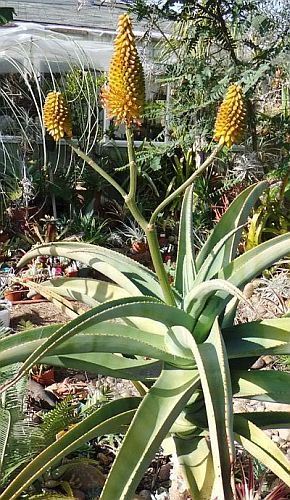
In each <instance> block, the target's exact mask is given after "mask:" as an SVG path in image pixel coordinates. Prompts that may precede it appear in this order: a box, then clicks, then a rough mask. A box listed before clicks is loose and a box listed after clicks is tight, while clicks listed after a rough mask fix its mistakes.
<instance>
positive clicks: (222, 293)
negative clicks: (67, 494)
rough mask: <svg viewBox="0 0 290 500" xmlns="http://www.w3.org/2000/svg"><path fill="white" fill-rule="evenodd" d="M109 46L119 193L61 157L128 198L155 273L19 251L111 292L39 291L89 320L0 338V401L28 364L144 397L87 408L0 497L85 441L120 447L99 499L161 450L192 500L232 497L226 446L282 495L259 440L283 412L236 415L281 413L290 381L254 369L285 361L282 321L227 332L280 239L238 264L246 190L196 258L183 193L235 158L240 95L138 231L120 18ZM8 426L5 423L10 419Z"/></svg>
mask: <svg viewBox="0 0 290 500" xmlns="http://www.w3.org/2000/svg"><path fill="white" fill-rule="evenodd" d="M122 30H123V31H122ZM117 36H119V38H118V43H116V45H115V51H116V52H115V55H114V58H113V62H112V67H111V75H110V77H111V87H110V81H109V89H108V91H107V92H109V93H108V94H106V98H107V101H108V99H109V98H110V99H111V100H110V102H109V101H108V102H109V104H108V105H109V106H111V107H112V109H111V112H112V115H114V116H115V117H117V119H120V117H123V118H126V121H125V123H126V134H127V141H128V156H129V166H130V186H129V190H128V191H129V192H126V191H125V190H124V188H123V187H121V186H119V185H118V183H117V182H116V181H115V180H114V179H113V178H111V177H110V175H109V174H108V173H107V172H105V171H104V170H103V169H102V168H101V167H100V166H98V165H97V164H96V163H95V162H93V161H92V160H91V159H90V158H88V157H87V156H86V155H85V153H83V152H82V151H81V150H80V149H79V148H77V147H76V146H75V145H71V147H72V149H73V150H74V151H75V152H76V154H78V155H79V156H80V157H81V158H82V159H84V160H86V161H87V163H88V164H89V165H90V166H92V167H93V168H94V169H95V170H96V171H97V172H98V173H99V174H100V175H102V176H103V177H104V178H105V179H106V180H107V181H108V182H110V183H111V184H112V186H113V187H114V188H115V189H116V190H117V191H118V192H119V194H120V195H121V196H122V197H123V198H124V202H125V203H126V204H127V207H128V209H129V210H130V212H131V214H132V215H133V216H134V218H135V219H136V221H137V222H138V223H139V225H140V226H141V228H142V229H143V231H144V232H145V234H146V238H147V242H148V246H149V250H150V253H151V257H152V262H153V265H154V268H155V272H153V271H151V270H149V269H147V268H146V267H144V266H142V265H141V264H139V263H137V262H135V261H133V260H131V259H130V258H128V257H126V256H124V255H122V254H120V253H117V252H115V251H113V250H109V249H107V248H102V247H99V246H94V245H91V244H85V243H81V242H79V243H71V242H58V243H50V244H44V245H40V246H39V247H37V248H34V249H32V250H31V251H30V252H28V253H27V254H26V255H25V256H24V257H23V258H22V259H21V261H20V263H19V265H20V266H23V265H25V264H27V263H28V262H29V261H30V260H31V259H33V258H35V257H37V256H40V255H51V256H63V257H66V258H68V259H76V260H78V261H80V262H82V263H84V264H85V265H87V266H91V267H92V268H94V269H95V270H97V271H99V272H100V273H102V274H103V275H104V276H106V277H107V278H108V279H109V281H106V282H104V281H98V280H92V279H79V278H63V279H58V280H51V281H49V282H47V283H45V284H44V285H43V289H44V295H45V296H48V295H49V294H51V297H52V299H53V300H57V299H58V298H61V299H62V300H59V301H60V302H61V303H62V305H63V307H65V305H66V304H67V301H66V300H64V298H67V297H68V298H73V299H76V300H78V301H82V302H83V303H84V304H87V305H89V306H90V307H91V309H90V310H89V311H87V312H85V313H83V314H79V315H76V314H75V316H76V317H75V318H74V319H73V320H72V321H70V322H69V323H67V324H66V325H54V326H48V327H41V328H39V327H38V328H35V329H33V330H30V331H25V332H22V333H18V334H17V335H8V336H6V337H4V338H2V339H0V365H1V367H2V366H3V367H7V366H9V365H12V364H15V363H19V362H22V365H21V368H20V369H19V371H18V373H17V375H16V376H15V377H14V378H13V379H12V380H9V381H8V382H7V383H6V384H4V385H3V386H2V388H1V391H2V392H3V391H5V390H7V388H9V387H10V386H11V385H12V384H15V383H16V382H17V381H18V380H20V379H21V378H22V377H23V376H24V375H25V374H26V373H27V372H28V371H29V370H30V369H31V367H32V366H33V365H34V364H36V363H45V364H49V365H52V366H57V367H65V368H73V369H78V370H86V371H88V372H91V373H98V374H99V373H102V374H104V375H110V376H113V377H121V378H124V379H127V380H132V381H138V382H137V383H136V382H135V383H136V385H137V387H138V388H139V390H140V397H134V398H123V399H119V400H116V401H113V402H110V403H108V404H105V405H104V406H103V407H102V408H100V409H96V410H95V411H94V412H92V413H91V414H90V415H89V416H88V417H86V418H85V419H84V420H82V421H81V422H80V423H77V424H76V425H74V427H73V428H71V429H69V430H68V431H67V432H66V433H64V434H63V435H62V436H61V437H60V438H59V439H58V440H57V441H56V442H54V443H52V444H51V445H50V446H49V447H48V448H46V449H45V450H43V451H42V452H41V453H40V454H39V455H38V456H36V457H35V458H34V459H33V460H32V461H31V462H30V463H29V464H28V465H27V466H26V467H24V468H23V470H22V471H21V472H20V473H19V474H18V476H16V478H15V479H13V481H12V482H11V483H10V484H9V485H8V487H7V488H6V489H5V491H4V492H3V493H2V495H1V497H0V498H1V500H13V499H16V498H17V497H18V496H19V495H20V493H21V492H22V491H24V490H26V489H27V488H28V487H29V485H30V484H32V483H33V482H34V481H35V480H36V479H37V478H38V477H39V476H40V475H41V474H42V473H43V472H44V471H45V470H47V469H48V468H50V467H52V466H55V465H56V464H58V463H59V461H60V460H61V459H62V458H63V457H64V456H66V455H67V454H68V453H71V452H72V451H74V450H76V449H77V448H78V447H79V446H80V445H81V444H82V443H84V442H86V441H88V440H89V439H92V438H95V437H97V436H100V435H103V434H108V433H120V432H121V433H124V434H125V437H124V440H123V443H122V446H121V448H120V450H119V452H118V455H117V457H116V459H115V462H114V464H113V466H112V468H111V471H110V473H109V475H108V477H107V480H106V483H105V486H104V488H103V491H102V494H101V497H100V498H101V499H102V500H112V499H118V500H129V499H131V498H132V497H133V496H134V493H135V490H136V488H137V486H138V483H139V481H140V479H141V477H142V475H143V474H144V472H145V471H146V469H147V467H148V464H149V463H150V461H151V459H152V458H153V456H154V454H155V453H156V451H157V450H158V449H159V447H160V445H162V443H163V441H164V440H165V438H168V439H167V443H168V442H170V443H171V446H172V449H173V450H175V453H176V454H177V456H178V459H179V462H180V465H181V467H182V469H183V471H184V475H185V478H186V480H187V482H188V486H189V489H190V491H191V494H192V496H193V498H194V499H195V500H209V499H211V498H218V499H219V500H229V499H231V498H234V497H235V484H234V483H235V478H234V461H235V442H239V443H241V444H242V446H243V447H244V448H245V449H246V450H247V451H248V452H249V453H250V454H251V455H253V456H254V457H256V458H257V459H258V460H259V461H260V462H262V463H264V464H265V465H266V466H267V467H269V468H270V469H271V470H272V471H273V472H274V473H275V474H276V475H277V476H278V477H279V478H280V479H281V480H282V481H284V482H285V483H286V484H287V485H288V486H290V463H289V462H288V461H287V459H286V457H285V455H284V454H283V453H282V451H281V450H280V449H279V448H278V447H277V446H276V445H275V443H273V442H272V441H271V439H270V438H269V437H267V436H266V434H265V433H264V432H263V429H265V428H271V429H272V428H283V427H286V428H289V426H290V412H275V411H272V412H263V413H259V412H255V413H239V414H235V413H234V411H233V397H236V398H247V399H255V400H261V401H274V402H277V403H287V404H288V403H289V404H290V393H289V390H288V388H289V382H290V374H289V373H286V372H285V373H284V372H283V373H281V372H274V371H259V372H257V371H251V369H250V368H251V365H252V362H253V359H255V358H257V357H258V356H261V355H264V354H271V355H276V354H290V317H283V318H276V319H272V320H262V321H255V322H251V323H247V324H242V325H236V324H235V323H234V318H235V312H236V307H237V303H238V301H239V300H246V299H245V297H244V296H243V294H242V291H241V290H242V289H243V287H244V286H245V285H246V284H247V283H248V282H249V281H251V280H252V279H253V278H255V277H256V276H258V275H259V274H260V273H261V272H262V271H263V270H264V269H266V268H267V267H269V266H271V265H272V264H273V263H275V262H276V261H277V260H278V259H280V258H281V257H283V256H285V255H286V254H287V253H289V248H290V234H289V233H287V234H283V235H280V236H277V237H275V238H273V239H272V240H271V241H267V242H265V243H262V244H261V245H259V246H257V247H255V248H253V249H251V250H249V251H247V252H246V253H244V254H242V255H240V256H238V257H236V253H237V248H238V244H239V241H240V237H241V232H242V228H243V226H244V224H245V223H246V222H247V219H248V215H249V213H250V211H251V209H252V208H253V206H254V205H255V203H256V201H257V200H258V199H259V197H260V195H261V194H262V193H263V191H264V190H265V189H266V188H267V183H266V182H261V183H258V184H255V185H253V186H250V187H248V188H247V189H245V190H244V191H243V192H242V193H241V194H240V195H239V196H238V197H237V198H236V199H235V200H234V201H233V202H232V204H231V205H230V207H229V209H228V210H227V212H226V213H225V214H224V215H223V217H222V218H221V219H220V221H219V223H218V224H217V225H216V226H215V228H214V230H213V232H212V233H211V235H210V236H209V237H208V239H207V241H206V242H205V244H204V246H203V247H202V248H201V250H200V251H199V252H198V253H197V252H196V250H195V248H196V246H195V242H194V240H193V234H194V232H193V227H192V210H193V182H194V180H195V179H196V177H197V176H198V175H200V174H201V173H202V172H203V171H204V170H205V169H206V168H207V166H208V165H210V163H211V162H212V161H213V160H214V158H215V156H216V155H217V153H218V152H219V151H220V149H221V148H222V147H223V145H224V144H227V145H228V146H231V145H232V144H233V143H234V142H236V141H237V140H239V139H240V137H241V133H242V129H243V127H244V119H245V117H244V108H243V106H244V105H243V98H242V93H241V89H240V88H239V87H237V86H236V85H234V86H233V87H232V88H230V92H229V93H228V95H227V96H226V99H225V101H224V105H222V106H221V108H220V111H219V114H218V119H217V123H216V131H215V139H216V140H217V141H218V146H217V147H216V149H214V150H213V152H212V153H211V154H210V155H209V156H208V158H207V159H206V160H205V162H204V163H203V164H202V165H201V166H199V167H198V168H197V169H196V170H195V172H194V173H193V174H192V175H191V176H190V177H189V178H188V179H187V180H186V181H185V182H184V183H183V184H182V185H181V186H179V187H178V188H177V189H176V190H175V191H174V192H173V193H171V194H170V195H169V196H167V198H166V199H165V200H163V201H162V202H161V203H160V205H159V206H158V207H157V208H156V209H155V210H154V211H153V213H152V215H151V218H150V220H149V221H146V220H145V218H144V217H143V215H142V214H141V213H140V211H139V208H138V206H137V203H136V189H137V167H136V161H135V153H134V145H133V136H132V130H131V126H132V124H133V123H134V122H136V121H137V120H139V118H140V116H139V112H141V107H142V105H143V79H142V78H143V77H142V75H141V76H140V75H139V76H140V78H139V79H137V80H136V85H135V86H134V85H133V84H132V81H131V80H130V85H131V84H132V85H131V87H132V88H131V87H130V88H131V91H132V92H135V91H137V92H138V96H137V97H136V96H135V100H134V103H135V104H136V103H137V104H136V105H137V108H136V107H135V106H131V104H130V102H131V101H130V102H129V101H128V102H127V96H126V99H125V101H126V102H125V101H122V103H123V104H124V106H126V108H125V107H124V109H122V110H120V109H119V108H118V110H117V113H116V112H115V111H116V108H115V107H114V106H115V104H114V103H115V101H114V99H116V95H117V94H116V92H117V90H118V92H119V90H120V89H121V90H122V92H121V94H120V95H121V97H122V99H123V98H124V92H123V90H124V81H123V79H122V78H123V76H122V74H121V69H122V68H121V67H120V65H119V62H120V57H129V55H130V54H132V53H133V55H134V57H133V62H134V65H135V66H136V64H137V66H138V65H139V62H138V60H137V52H136V47H135V44H134V39H133V34H132V31H131V24H130V22H129V19H128V18H127V17H125V18H123V17H122V19H121V22H120V31H119V35H117ZM122 44H124V47H122ZM122 49H124V50H122ZM128 54H129V55H128ZM135 56H136V57H135ZM135 66H134V67H135ZM137 66H136V67H137ZM138 67H139V66H138ZM116 72H117V73H116ZM134 74H135V73H134ZM130 75H133V73H130ZM135 76H136V75H135ZM115 85H116V86H115ZM138 99H139V101H138ZM132 102H133V101H132ZM128 103H129V104H128ZM119 104H120V103H119ZM236 110H238V113H236ZM124 112H125V114H124ZM122 113H123V114H122ZM128 113H131V114H130V119H129V115H128ZM182 194H184V198H183V205H182V210H181V218H180V231H179V242H178V256H177V264H176V278H175V282H174V284H173V286H170V285H169V283H168V279H167V275H166V272H165V269H164V266H163V262H162V258H161V254H160V250H159V246H158V240H157V233H156V227H155V222H156V219H157V217H158V215H159V214H160V213H161V212H162V211H163V209H164V208H165V207H166V206H167V205H168V204H169V203H170V202H171V201H172V200H173V199H174V198H175V197H176V196H179V195H182ZM6 420H7V422H8V423H9V415H7V419H6ZM7 425H8V424H7ZM8 431H9V429H8ZM5 432H6V431H5V429H4V431H3V432H2V433H3V435H4V434H5ZM5 435H6V434H5ZM4 441H5V439H4ZM0 442H1V441H0ZM0 458H1V446H0Z"/></svg>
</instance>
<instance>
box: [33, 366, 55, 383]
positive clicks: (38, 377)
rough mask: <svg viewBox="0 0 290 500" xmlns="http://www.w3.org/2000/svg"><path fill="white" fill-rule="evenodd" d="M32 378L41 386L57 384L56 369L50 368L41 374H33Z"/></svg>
mask: <svg viewBox="0 0 290 500" xmlns="http://www.w3.org/2000/svg"><path fill="white" fill-rule="evenodd" d="M31 378H32V379H33V380H35V382H38V383H39V384H41V385H45V386H46V385H51V384H54V382H55V371H54V368H49V370H45V371H44V372H41V373H36V374H34V373H33V374H32V375H31Z"/></svg>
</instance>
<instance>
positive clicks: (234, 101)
mask: <svg viewBox="0 0 290 500" xmlns="http://www.w3.org/2000/svg"><path fill="white" fill-rule="evenodd" d="M245 120H246V106H245V103H244V98H243V92H242V89H241V87H240V86H239V85H237V84H236V83H233V84H232V85H230V86H229V88H228V91H227V93H226V96H225V98H224V100H223V102H222V104H221V105H220V107H219V110H218V113H217V117H216V122H215V130H214V140H215V141H218V142H220V143H221V144H226V145H227V147H228V148H230V147H231V146H232V145H233V144H236V143H238V142H239V141H240V140H241V138H242V136H243V133H244V130H245Z"/></svg>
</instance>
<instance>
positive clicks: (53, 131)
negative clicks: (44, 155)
mask: <svg viewBox="0 0 290 500" xmlns="http://www.w3.org/2000/svg"><path fill="white" fill-rule="evenodd" d="M43 119H44V126H45V128H46V130H47V131H48V133H49V134H50V135H51V136H52V137H53V139H54V140H55V141H59V140H60V139H61V138H62V137H64V136H65V135H66V136H67V137H71V136H72V124H71V119H70V114H69V110H68V107H67V103H66V101H65V98H64V97H63V95H62V94H61V93H60V92H49V93H48V94H47V96H46V99H45V103H44V108H43Z"/></svg>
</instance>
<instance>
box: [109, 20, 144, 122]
mask: <svg viewBox="0 0 290 500" xmlns="http://www.w3.org/2000/svg"><path fill="white" fill-rule="evenodd" d="M102 99H103V102H104V105H105V107H106V108H107V111H108V114H109V117H110V118H114V119H115V122H116V123H117V124H119V123H125V124H126V125H128V126H130V125H131V124H132V123H135V124H137V125H140V124H141V115H142V113H143V108H144V101H145V83H144V73H143V68H142V64H141V61H140V58H139V55H138V52H137V48H136V44H135V37H134V34H133V31H132V23H131V20H130V18H129V16H128V15H127V14H125V15H122V16H120V17H119V25H118V34H117V37H116V39H115V46H114V53H113V57H112V60H111V64H110V69H109V74H108V85H107V87H105V88H104V89H103V90H102Z"/></svg>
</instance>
